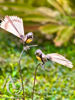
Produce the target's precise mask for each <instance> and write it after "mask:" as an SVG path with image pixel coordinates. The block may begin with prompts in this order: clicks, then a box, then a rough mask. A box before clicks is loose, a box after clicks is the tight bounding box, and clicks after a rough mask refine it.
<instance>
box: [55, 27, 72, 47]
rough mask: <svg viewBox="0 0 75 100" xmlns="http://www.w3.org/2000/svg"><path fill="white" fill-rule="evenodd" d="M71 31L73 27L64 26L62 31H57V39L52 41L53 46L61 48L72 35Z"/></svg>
mask: <svg viewBox="0 0 75 100" xmlns="http://www.w3.org/2000/svg"><path fill="white" fill-rule="evenodd" d="M73 29H74V27H73V26H66V27H65V28H64V29H62V30H60V31H58V34H57V37H56V38H55V40H54V43H55V45H56V46H61V45H62V44H63V43H65V42H67V41H68V40H69V39H70V38H71V36H72V35H73V34H74V32H73Z"/></svg>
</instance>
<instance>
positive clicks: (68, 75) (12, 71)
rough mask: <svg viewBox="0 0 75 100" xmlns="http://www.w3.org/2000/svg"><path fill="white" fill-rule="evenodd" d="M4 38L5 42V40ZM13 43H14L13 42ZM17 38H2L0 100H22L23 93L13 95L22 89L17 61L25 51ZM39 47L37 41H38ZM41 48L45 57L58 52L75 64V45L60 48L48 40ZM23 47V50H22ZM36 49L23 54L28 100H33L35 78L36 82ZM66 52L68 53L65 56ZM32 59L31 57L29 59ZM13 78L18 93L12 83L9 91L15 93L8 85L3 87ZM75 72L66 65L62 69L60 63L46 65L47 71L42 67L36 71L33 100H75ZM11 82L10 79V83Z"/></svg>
mask: <svg viewBox="0 0 75 100" xmlns="http://www.w3.org/2000/svg"><path fill="white" fill-rule="evenodd" d="M3 39H4V40H3ZM13 40H14V41H13ZM17 41H19V40H18V39H16V37H14V36H12V35H11V34H7V33H6V34H5V33H1V37H0V45H1V46H0V53H1V54H0V93H1V94H0V100H4V99H3V98H1V97H5V98H6V97H7V98H8V99H7V100H11V99H9V98H12V97H15V98H21V97H22V91H20V93H19V94H18V95H15V94H14V93H15V92H16V93H17V92H19V89H20V82H21V80H20V75H19V72H18V63H17V61H18V58H19V56H20V52H21V50H22V48H21V47H22V46H21V44H17ZM37 44H38V42H37ZM39 45H40V47H39V48H41V47H43V48H42V49H43V52H44V53H45V54H47V53H51V52H58V53H60V54H62V55H65V57H67V58H68V59H69V60H71V61H72V62H73V65H75V60H74V58H75V50H74V49H75V45H74V44H70V43H69V44H68V45H67V46H64V47H61V48H57V47H55V46H54V45H53V44H51V43H50V42H49V41H46V42H45V43H44V44H39ZM20 46H21V47H20ZM36 49H37V47H36V48H33V49H31V50H29V51H28V52H26V53H24V54H23V58H22V61H21V66H22V75H23V80H24V86H25V93H26V99H27V100H31V94H32V87H33V79H34V70H35V67H36V64H37V62H36V61H37V60H36V59H35V54H34V52H35V50H36ZM66 52H67V53H66ZM30 56H31V57H30ZM8 76H11V77H12V79H13V80H14V82H15V85H16V91H15V89H13V88H12V84H10V91H11V93H12V94H10V93H8V91H7V88H6V84H5V87H4V88H2V86H3V84H4V82H5V79H6V78H7V77H8ZM74 76H75V70H74V68H73V69H69V68H66V67H65V66H61V65H58V64H51V63H50V62H48V63H46V64H45V70H43V69H42V68H41V67H39V68H38V72H37V80H36V87H35V90H36V92H35V98H34V100H39V99H40V100H44V99H46V100H50V99H51V100H56V99H62V100H64V99H68V100H73V99H74V98H75V90H74V86H75V77H74ZM9 80H10V79H9V78H8V79H7V82H6V83H8V81H9Z"/></svg>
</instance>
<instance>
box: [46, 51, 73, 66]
mask: <svg viewBox="0 0 75 100" xmlns="http://www.w3.org/2000/svg"><path fill="white" fill-rule="evenodd" d="M46 57H47V59H48V60H51V61H53V62H56V63H59V64H62V65H64V66H67V67H69V68H72V67H73V65H72V62H71V61H69V60H68V59H66V58H65V57H64V56H62V55H60V54H57V53H52V54H47V55H46Z"/></svg>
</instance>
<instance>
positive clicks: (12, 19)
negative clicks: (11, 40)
mask: <svg viewBox="0 0 75 100" xmlns="http://www.w3.org/2000/svg"><path fill="white" fill-rule="evenodd" d="M0 27H1V28H2V29H4V30H6V31H8V32H10V33H12V34H13V35H15V36H17V37H19V38H20V39H21V40H22V42H23V43H27V44H28V43H31V42H32V40H33V33H32V32H29V33H28V34H26V35H24V28H23V20H22V19H21V18H19V17H17V16H5V18H4V19H3V20H2V21H0Z"/></svg>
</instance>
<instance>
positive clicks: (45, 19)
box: [0, 0, 75, 46]
mask: <svg viewBox="0 0 75 100" xmlns="http://www.w3.org/2000/svg"><path fill="white" fill-rule="evenodd" d="M73 2H74V1H73ZM73 2H72V1H70V0H41V2H40V1H39V0H37V1H36V0H11V1H10V0H8V1H5V0H3V2H2V1H1V3H0V14H1V17H2V16H5V15H17V16H20V17H22V18H23V20H24V22H25V23H26V24H25V27H26V29H28V30H31V29H30V27H31V23H33V24H32V26H33V28H32V31H35V26H36V25H38V27H37V28H36V31H39V29H40V32H41V33H42V32H43V33H44V34H45V35H50V36H51V35H52V34H53V33H56V38H58V39H59V36H58V33H60V34H61V35H62V31H63V32H64V29H62V31H61V32H60V30H61V28H62V26H63V27H65V28H66V27H69V26H70V27H72V26H73V27H72V28H73V29H72V30H71V31H70V32H69V34H68V33H66V32H64V33H63V34H65V41H66V42H68V41H69V40H70V38H71V37H72V36H73V33H74V26H75V16H72V15H74V10H73V9H72V5H73ZM48 24H49V25H50V27H49V26H48V27H47V25H48ZM43 25H44V26H43ZM55 26H56V29H55V28H53V27H55ZM43 27H44V28H43ZM57 27H58V28H57ZM51 28H52V29H51ZM28 30H26V31H28ZM50 30H51V31H50ZM67 34H68V36H67ZM71 34H72V35H71ZM66 36H67V37H68V39H67V37H66ZM54 37H55V36H54ZM56 38H52V39H53V41H54V43H55V45H56V44H57V41H55V40H56ZM61 40H63V38H62V36H61V39H59V41H58V42H59V44H60V45H56V46H61V45H63V44H65V41H63V42H62V43H61Z"/></svg>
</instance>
